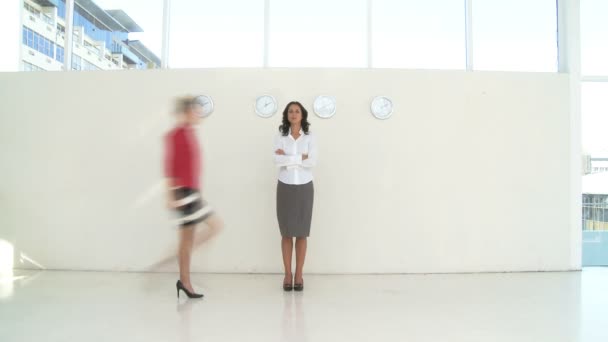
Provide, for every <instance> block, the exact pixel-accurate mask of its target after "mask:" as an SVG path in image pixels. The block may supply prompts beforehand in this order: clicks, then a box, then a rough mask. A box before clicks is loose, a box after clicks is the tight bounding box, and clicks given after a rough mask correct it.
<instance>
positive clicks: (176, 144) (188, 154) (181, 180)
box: [165, 126, 201, 189]
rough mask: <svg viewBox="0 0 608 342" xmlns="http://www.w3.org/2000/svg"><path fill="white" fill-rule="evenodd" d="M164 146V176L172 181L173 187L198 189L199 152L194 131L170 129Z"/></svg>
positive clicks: (189, 129)
mask: <svg viewBox="0 0 608 342" xmlns="http://www.w3.org/2000/svg"><path fill="white" fill-rule="evenodd" d="M165 145H166V152H165V175H166V176H167V177H169V178H172V179H173V181H174V183H173V186H180V187H187V188H192V189H199V187H200V183H199V176H200V173H201V151H200V148H199V145H198V140H197V139H196V133H195V132H194V130H193V129H192V128H191V127H189V126H178V127H176V128H174V129H172V130H171V131H170V132H169V133H168V134H167V136H166V139H165Z"/></svg>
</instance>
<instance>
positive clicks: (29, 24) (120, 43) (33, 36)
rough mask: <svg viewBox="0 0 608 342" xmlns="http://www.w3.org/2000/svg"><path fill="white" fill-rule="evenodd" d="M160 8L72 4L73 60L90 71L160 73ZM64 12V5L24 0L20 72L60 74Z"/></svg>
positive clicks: (104, 0)
mask: <svg viewBox="0 0 608 342" xmlns="http://www.w3.org/2000/svg"><path fill="white" fill-rule="evenodd" d="M53 3H56V4H57V5H56V6H55V5H53ZM162 5H163V0H129V1H124V0H123V1H119V0H96V1H76V6H75V10H74V46H73V56H72V59H76V57H77V58H78V59H82V65H87V66H88V70H117V69H124V68H138V69H144V68H151V67H152V68H153V67H160V59H159V57H158V56H159V55H160V50H161V44H162V42H161V36H162V35H161V32H162ZM65 10H66V5H65V0H58V1H32V0H23V8H22V13H23V15H22V23H23V34H24V36H23V40H22V43H23V45H22V50H23V51H22V54H21V55H22V56H23V60H22V65H23V69H24V70H63V69H64V65H63V64H64V62H65V55H64V51H63V47H64V45H65V40H64V39H65V26H66V25H65ZM143 28H149V30H146V31H143ZM141 31H143V32H141ZM85 61H86V62H87V63H88V64H85V63H84V62H85ZM77 64H78V65H80V63H77ZM72 65H74V62H73V63H72ZM79 69H80V68H79Z"/></svg>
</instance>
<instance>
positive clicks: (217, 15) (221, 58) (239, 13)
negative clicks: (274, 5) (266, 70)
mask: <svg viewBox="0 0 608 342" xmlns="http://www.w3.org/2000/svg"><path fill="white" fill-rule="evenodd" d="M171 14H172V17H171V33H170V51H169V61H170V66H171V67H174V68H213V67H261V66H262V65H263V62H264V1H263V0H223V1H217V0H200V1H191V0H173V2H172V4H171Z"/></svg>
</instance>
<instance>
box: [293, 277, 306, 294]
mask: <svg viewBox="0 0 608 342" xmlns="http://www.w3.org/2000/svg"><path fill="white" fill-rule="evenodd" d="M293 290H294V291H298V292H301V291H304V279H302V283H300V284H298V283H296V284H293Z"/></svg>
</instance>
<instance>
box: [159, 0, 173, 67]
mask: <svg viewBox="0 0 608 342" xmlns="http://www.w3.org/2000/svg"><path fill="white" fill-rule="evenodd" d="M170 31H171V0H164V2H163V33H162V39H163V46H162V51H161V57H160V65H161V68H163V69H167V68H169V34H170Z"/></svg>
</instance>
